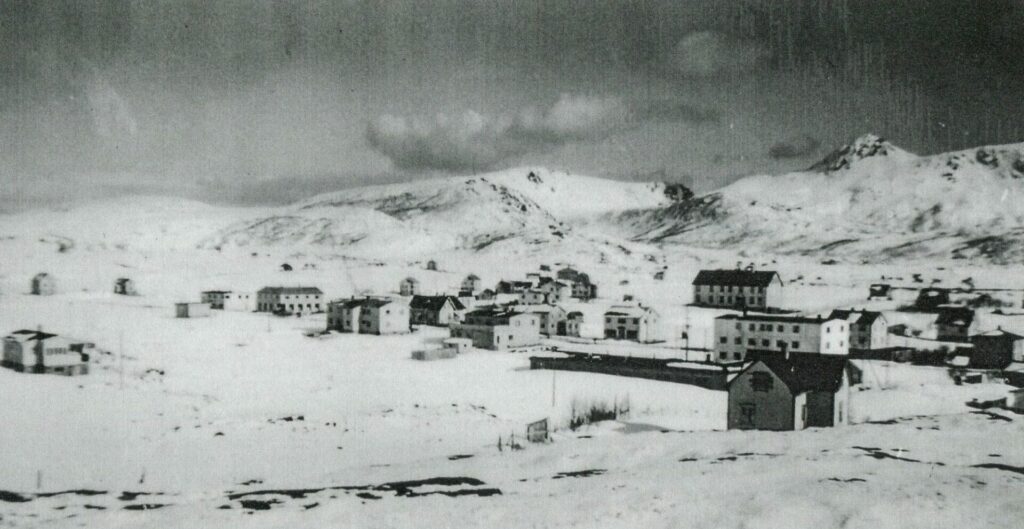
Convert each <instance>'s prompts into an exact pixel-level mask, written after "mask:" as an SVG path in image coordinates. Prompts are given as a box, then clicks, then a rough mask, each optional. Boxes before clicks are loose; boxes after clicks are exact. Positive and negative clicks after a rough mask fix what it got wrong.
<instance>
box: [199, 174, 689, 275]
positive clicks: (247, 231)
mask: <svg viewBox="0 0 1024 529" xmlns="http://www.w3.org/2000/svg"><path fill="white" fill-rule="evenodd" d="M669 202H670V200H669V199H668V198H667V197H666V194H665V185H664V184H662V183H628V182H618V181H612V180H603V179H599V178H591V177H586V176H577V175H571V174H568V173H564V172H556V171H549V170H547V169H541V168H519V169H511V170H506V171H501V172H497V173H490V174H486V175H480V176H465V177H451V178H444V179H431V180H420V181H415V182H409V183H401V184H390V185H381V186H369V187H362V188H356V189H349V190H344V191H338V192H334V193H329V194H325V195H319V196H316V197H313V198H311V199H308V200H305V201H302V202H300V203H298V204H295V205H294V206H289V207H286V208H281V209H278V210H275V211H273V212H272V213H271V214H269V215H260V216H256V217H253V218H248V219H245V220H241V221H238V222H235V223H233V224H231V225H230V226H227V227H226V228H224V229H221V230H218V231H217V232H216V233H214V234H212V235H210V236H209V237H206V238H205V239H203V240H202V242H201V244H202V246H204V247H217V248H222V247H225V246H253V245H256V246H265V245H271V246H281V245H298V244H311V245H318V246H322V247H324V246H326V247H331V246H346V247H366V248H372V249H373V250H374V253H387V254H395V253H396V252H397V253H399V254H409V255H411V254H424V253H427V252H430V251H439V250H444V249H472V250H482V249H484V248H487V247H488V246H490V245H492V244H495V243H497V242H500V241H504V240H508V239H512V238H522V239H524V240H527V241H532V242H551V241H558V240H561V239H564V238H566V237H568V236H570V235H571V234H572V233H571V232H572V231H573V227H572V224H575V223H576V221H579V220H580V219H585V218H590V217H593V216H595V215H598V214H605V213H611V212H616V211H625V210H630V209H648V208H657V207H661V206H664V205H667V204H668V203H669ZM350 249H354V248H350ZM388 249H393V250H394V251H393V252H392V251H387V250H388Z"/></svg>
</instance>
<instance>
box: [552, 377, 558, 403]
mask: <svg viewBox="0 0 1024 529" xmlns="http://www.w3.org/2000/svg"><path fill="white" fill-rule="evenodd" d="M557 373H558V371H556V370H554V369H552V370H551V407H552V408H554V407H555V375H556V374H557Z"/></svg>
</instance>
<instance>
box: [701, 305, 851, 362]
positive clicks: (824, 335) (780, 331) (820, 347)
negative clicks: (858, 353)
mask: <svg viewBox="0 0 1024 529" xmlns="http://www.w3.org/2000/svg"><path fill="white" fill-rule="evenodd" d="M758 351H768V352H789V353H810V354H825V355H844V356H845V355H848V354H849V352H850V323H849V322H848V321H847V320H846V319H843V318H822V317H820V316H819V317H816V318H808V317H803V316H767V315H754V314H747V315H741V314H728V315H725V316H719V317H718V318H715V357H716V358H717V359H718V361H719V362H739V361H743V360H746V358H747V354H748V353H750V352H758Z"/></svg>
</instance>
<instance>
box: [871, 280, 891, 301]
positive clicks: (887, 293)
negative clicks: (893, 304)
mask: <svg viewBox="0 0 1024 529" xmlns="http://www.w3.org/2000/svg"><path fill="white" fill-rule="evenodd" d="M868 299H869V300H871V299H892V286H891V285H888V284H885V283H875V284H873V285H871V286H870V287H868Z"/></svg>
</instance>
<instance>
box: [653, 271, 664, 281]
mask: <svg viewBox="0 0 1024 529" xmlns="http://www.w3.org/2000/svg"><path fill="white" fill-rule="evenodd" d="M654 279H655V280H657V281H661V280H663V279H665V271H664V270H658V271H657V272H655V273H654Z"/></svg>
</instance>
